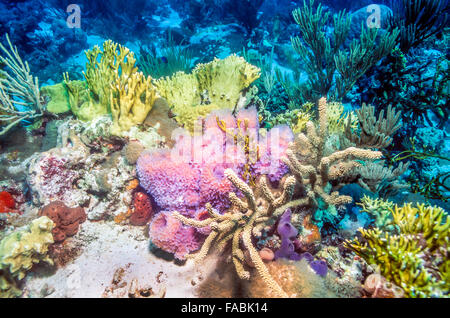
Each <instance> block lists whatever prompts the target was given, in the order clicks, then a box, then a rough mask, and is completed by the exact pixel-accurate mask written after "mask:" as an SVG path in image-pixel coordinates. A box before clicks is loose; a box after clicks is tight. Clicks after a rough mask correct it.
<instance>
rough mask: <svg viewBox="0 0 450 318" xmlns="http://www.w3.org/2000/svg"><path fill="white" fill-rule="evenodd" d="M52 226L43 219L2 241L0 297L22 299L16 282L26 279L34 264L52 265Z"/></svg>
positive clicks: (46, 219) (34, 221) (0, 246)
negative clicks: (49, 252)
mask: <svg viewBox="0 0 450 318" xmlns="http://www.w3.org/2000/svg"><path fill="white" fill-rule="evenodd" d="M53 226H54V224H53V222H52V220H50V219H49V218H48V217H46V216H42V217H40V218H38V219H36V220H33V221H32V222H31V224H30V225H28V226H26V227H24V228H22V229H20V230H17V231H15V232H13V233H12V234H10V235H8V236H6V237H5V238H3V239H2V240H1V241H0V297H17V296H19V295H20V294H21V292H20V290H19V289H18V288H17V286H16V285H17V282H16V279H18V280H21V279H23V278H24V277H25V275H26V273H27V271H29V270H30V269H31V267H32V266H33V265H34V264H37V263H39V262H46V263H49V264H53V261H52V260H51V259H50V258H49V257H48V255H47V252H48V247H49V246H50V244H53V234H52V229H53Z"/></svg>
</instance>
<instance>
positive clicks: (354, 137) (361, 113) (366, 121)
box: [341, 104, 401, 148]
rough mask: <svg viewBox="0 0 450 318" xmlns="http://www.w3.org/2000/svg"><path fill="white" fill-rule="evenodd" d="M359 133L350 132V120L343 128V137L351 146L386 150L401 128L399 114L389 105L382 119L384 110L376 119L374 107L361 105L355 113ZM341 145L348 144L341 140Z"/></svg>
mask: <svg viewBox="0 0 450 318" xmlns="http://www.w3.org/2000/svg"><path fill="white" fill-rule="evenodd" d="M356 114H357V116H358V121H359V128H360V131H359V132H358V133H357V132H355V131H353V130H352V126H353V124H352V122H351V120H350V118H348V120H347V125H346V127H345V137H346V138H347V139H348V141H349V142H350V143H351V144H354V145H356V146H357V147H360V148H386V147H387V146H389V145H390V144H391V143H392V137H391V136H392V135H393V134H395V132H396V131H397V130H399V129H400V127H401V121H400V114H401V113H400V112H396V111H395V109H393V108H392V106H390V105H389V107H388V109H387V111H386V118H384V110H381V112H380V114H379V115H378V119H377V118H376V117H375V107H373V106H371V105H367V104H362V106H361V108H360V109H358V110H357V111H356ZM341 142H342V143H343V144H348V142H345V140H344V139H343V138H341Z"/></svg>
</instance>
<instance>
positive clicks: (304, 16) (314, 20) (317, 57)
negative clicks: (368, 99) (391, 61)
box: [292, 0, 398, 100]
mask: <svg viewBox="0 0 450 318" xmlns="http://www.w3.org/2000/svg"><path fill="white" fill-rule="evenodd" d="M292 15H293V17H294V19H295V22H297V24H298V25H299V27H300V31H301V35H302V38H300V37H293V38H292V45H293V47H294V49H295V51H296V52H297V53H298V54H299V55H300V58H301V59H302V61H303V65H304V66H305V68H306V72H307V73H308V76H309V78H308V83H307V84H306V85H305V87H303V88H302V89H300V90H299V91H300V93H301V94H302V95H303V97H304V99H307V100H317V99H318V98H320V97H321V96H327V97H329V98H330V99H337V100H340V99H342V98H343V97H344V96H345V95H346V94H347V93H348V92H349V91H350V90H351V88H352V87H353V85H354V84H355V82H356V80H357V79H358V78H359V77H361V76H362V75H363V74H364V73H365V72H366V71H367V70H368V69H369V68H370V67H371V66H372V65H374V64H375V63H377V62H378V61H379V60H380V59H381V58H383V57H384V56H386V55H387V54H389V53H390V52H391V50H392V49H393V48H394V46H395V39H396V38H397V36H398V30H393V31H392V32H391V33H384V34H378V30H377V29H376V28H364V27H363V26H362V33H361V37H360V39H358V40H356V39H353V41H352V42H351V44H350V52H347V50H345V49H344V48H342V46H343V45H344V43H345V41H346V40H347V37H348V35H349V31H350V26H351V17H350V15H349V14H348V13H347V12H345V10H343V11H340V12H339V13H338V14H337V15H335V16H334V18H333V29H334V30H333V32H332V33H331V35H328V33H327V28H328V27H329V26H330V24H331V23H330V12H324V10H323V7H322V5H321V4H319V5H318V6H317V8H314V0H310V1H309V2H308V1H306V0H305V1H304V2H303V7H301V8H298V9H296V10H294V12H293V13H292ZM336 71H337V72H336ZM334 84H335V85H334Z"/></svg>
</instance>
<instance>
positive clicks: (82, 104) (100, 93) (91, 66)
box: [64, 40, 137, 121]
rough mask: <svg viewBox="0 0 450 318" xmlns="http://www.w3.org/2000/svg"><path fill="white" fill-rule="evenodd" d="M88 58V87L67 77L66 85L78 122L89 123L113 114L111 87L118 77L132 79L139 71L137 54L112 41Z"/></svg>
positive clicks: (90, 54) (86, 74)
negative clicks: (111, 112)
mask: <svg viewBox="0 0 450 318" xmlns="http://www.w3.org/2000/svg"><path fill="white" fill-rule="evenodd" d="M85 54H86V58H87V59H88V62H87V63H86V72H83V74H84V77H85V79H86V84H87V87H86V84H84V85H83V84H79V83H77V82H75V83H74V82H71V81H69V79H68V77H67V76H66V77H65V80H64V83H65V85H66V87H67V89H68V93H69V99H70V107H71V109H72V112H73V113H74V115H75V116H77V118H79V119H81V120H85V121H88V120H92V119H94V118H96V117H98V116H101V115H105V114H108V113H109V112H110V108H111V107H110V102H111V85H112V84H114V83H115V82H116V81H117V79H118V78H119V77H122V78H123V79H126V78H128V77H131V75H132V74H133V73H136V72H137V67H136V59H135V58H134V53H133V52H131V51H130V50H129V49H128V48H126V47H124V46H122V45H118V44H117V43H114V42H112V41H111V40H109V41H105V42H104V43H103V51H102V50H101V49H100V47H99V46H97V45H96V46H94V48H92V49H91V50H89V51H86V52H85Z"/></svg>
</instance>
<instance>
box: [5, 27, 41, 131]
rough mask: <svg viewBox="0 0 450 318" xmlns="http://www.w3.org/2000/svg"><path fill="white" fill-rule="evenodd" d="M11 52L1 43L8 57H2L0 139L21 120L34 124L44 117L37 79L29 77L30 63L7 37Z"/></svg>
mask: <svg viewBox="0 0 450 318" xmlns="http://www.w3.org/2000/svg"><path fill="white" fill-rule="evenodd" d="M6 39H7V41H8V45H9V50H8V49H7V48H5V47H4V46H3V45H2V44H0V49H1V50H2V51H3V53H4V54H5V56H1V55H0V64H4V65H5V66H6V69H9V72H7V71H6V70H4V69H3V70H2V69H0V136H2V135H5V134H6V133H8V132H9V131H10V130H11V129H12V128H14V127H15V126H17V125H18V124H20V123H21V122H22V121H26V122H27V121H28V122H33V121H34V120H35V119H37V118H39V117H42V115H43V114H44V105H43V102H42V100H41V96H40V92H39V81H38V78H37V77H33V75H31V74H30V67H29V66H28V63H27V62H25V63H24V62H23V61H22V59H21V58H20V55H19V52H18V51H17V47H15V46H13V45H12V44H11V41H10V40H9V37H8V35H6Z"/></svg>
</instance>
